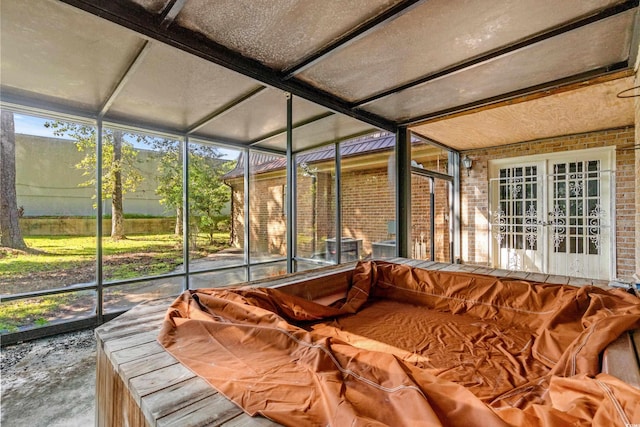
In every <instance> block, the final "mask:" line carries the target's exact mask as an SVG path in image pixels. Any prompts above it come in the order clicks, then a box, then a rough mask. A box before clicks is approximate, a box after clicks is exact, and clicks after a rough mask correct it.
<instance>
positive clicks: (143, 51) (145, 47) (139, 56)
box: [98, 40, 151, 117]
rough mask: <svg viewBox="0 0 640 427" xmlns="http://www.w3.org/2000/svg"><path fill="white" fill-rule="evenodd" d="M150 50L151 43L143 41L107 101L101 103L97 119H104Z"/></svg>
mask: <svg viewBox="0 0 640 427" xmlns="http://www.w3.org/2000/svg"><path fill="white" fill-rule="evenodd" d="M150 49H151V42H150V41H148V40H145V41H144V43H143V44H142V47H141V48H140V50H138V53H136V55H135V58H134V59H133V61H131V63H130V64H129V66H128V67H127V69H126V70H125V71H124V73H122V76H121V77H120V80H118V82H117V83H116V85H115V86H114V88H113V89H112V90H111V93H110V94H109V96H108V97H107V99H106V100H105V101H104V102H103V103H102V107H100V111H99V112H98V117H104V116H105V114H107V112H108V111H109V108H111V105H112V104H113V103H114V102H115V100H116V98H117V97H118V95H119V94H120V92H122V89H124V87H125V86H126V84H127V82H128V81H129V79H131V76H132V75H133V73H135V72H136V69H137V68H138V67H139V66H140V64H142V61H143V60H144V58H145V56H147V53H149V50H150Z"/></svg>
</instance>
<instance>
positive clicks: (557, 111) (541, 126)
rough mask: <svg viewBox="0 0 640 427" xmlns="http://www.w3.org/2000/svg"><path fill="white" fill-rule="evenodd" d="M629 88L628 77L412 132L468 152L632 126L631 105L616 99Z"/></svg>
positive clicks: (631, 83) (627, 100) (424, 126)
mask: <svg viewBox="0 0 640 427" xmlns="http://www.w3.org/2000/svg"><path fill="white" fill-rule="evenodd" d="M632 86H633V77H626V78H621V79H616V80H613V81H607V82H603V83H598V84H592V85H587V86H585V87H581V88H576V89H574V90H570V91H564V92H560V93H556V94H554V95H551V96H545V97H540V98H537V99H533V100H530V101H528V102H521V103H516V104H510V105H503V106H500V107H496V108H490V109H486V110H483V111H478V112H473V113H470V114H463V115H459V116H457V117H452V118H447V119H444V120H437V121H434V122H432V123H425V124H423V125H420V126H415V127H413V128H412V131H413V132H415V133H417V134H419V135H422V136H424V137H426V138H430V139H435V140H438V141H447V143H448V144H449V145H450V146H451V147H453V148H456V149H459V150H470V149H480V148H487V147H495V146H500V145H507V144H513V143H516V142H524V141H532V140H536V139H542V138H550V137H554V136H561V135H571V134H576V133H582V132H591V131H596V130H601V129H611V128H615V127H621V126H628V125H633V123H634V100H633V99H632V98H619V97H617V96H616V95H617V94H618V93H620V92H622V91H623V90H625V89H629V88H631V87H632Z"/></svg>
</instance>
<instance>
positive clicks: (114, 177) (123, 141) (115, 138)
mask: <svg viewBox="0 0 640 427" xmlns="http://www.w3.org/2000/svg"><path fill="white" fill-rule="evenodd" d="M45 127H48V128H51V129H53V133H54V134H55V135H56V136H60V137H70V138H72V139H73V140H74V141H75V144H76V147H77V148H78V151H80V152H82V153H84V154H85V156H84V157H83V159H82V160H80V162H79V163H78V164H76V167H77V168H78V169H81V170H82V171H83V176H86V177H87V180H86V181H85V182H83V183H82V184H81V185H82V186H84V187H93V188H96V166H97V157H96V138H97V136H96V129H95V127H93V126H89V125H83V124H78V123H69V122H62V121H55V122H46V123H45ZM147 139H148V138H147V137H146V136H144V135H136V134H125V133H124V132H123V131H121V130H111V129H106V128H105V129H103V131H102V197H104V198H109V199H111V208H112V209H111V224H112V226H111V238H112V239H113V240H120V239H125V238H126V236H125V234H124V208H123V200H124V195H125V194H127V193H129V192H134V191H135V190H136V187H137V186H138V184H140V182H141V181H142V179H143V177H142V174H141V173H140V170H139V169H138V168H137V162H138V150H137V149H136V148H135V147H134V146H133V143H132V142H131V141H132V140H136V141H138V142H147ZM95 198H96V194H94V195H93V199H94V200H95ZM94 207H95V204H94Z"/></svg>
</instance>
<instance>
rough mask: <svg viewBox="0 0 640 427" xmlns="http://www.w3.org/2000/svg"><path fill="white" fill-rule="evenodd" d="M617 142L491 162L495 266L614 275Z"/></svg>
mask: <svg viewBox="0 0 640 427" xmlns="http://www.w3.org/2000/svg"><path fill="white" fill-rule="evenodd" d="M613 154H614V152H613V151H612V150H609V149H607V150H603V149H595V150H581V151H573V152H570V153H563V154H560V155H548V156H545V158H542V157H541V156H528V157H521V158H518V159H505V160H497V161H492V162H490V167H489V173H490V179H489V194H490V197H489V205H490V206H489V208H490V209H489V212H490V218H489V220H490V248H491V250H490V253H491V262H492V265H493V266H494V267H497V268H504V269H509V270H519V271H531V272H542V273H549V274H562V275H569V276H580V277H589V278H598V279H610V278H612V273H613V271H614V269H613V268H612V266H613V265H614V263H613V262H614V259H613V256H614V251H613V248H612V245H613V238H612V229H613V227H612V221H613V218H614V217H613V212H612V203H611V202H612V193H613V190H612V189H613V188H614V187H613V186H614V173H613V171H612V170H611V166H612V165H613Z"/></svg>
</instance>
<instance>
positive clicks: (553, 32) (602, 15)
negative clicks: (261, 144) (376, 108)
mask: <svg viewBox="0 0 640 427" xmlns="http://www.w3.org/2000/svg"><path fill="white" fill-rule="evenodd" d="M638 3H639V0H628V1H626V2H624V3H620V4H617V5H614V6H611V7H609V8H606V9H603V10H601V11H599V12H597V13H594V14H592V15H589V16H586V17H582V18H580V19H578V20H575V21H572V22H569V23H566V24H562V25H559V26H556V27H553V28H550V29H548V30H546V31H543V32H541V33H538V34H535V35H533V36H531V37H528V38H525V39H523V40H520V41H517V42H515V43H512V44H509V45H506V46H502V47H500V48H498V49H494V50H492V51H489V52H487V53H484V54H482V55H478V56H476V57H474V58H470V59H468V60H466V61H463V62H460V63H458V64H454V65H452V66H450V67H447V68H445V69H443V70H440V71H436V72H434V73H430V74H427V75H425V76H422V77H420V78H418V79H416V80H413V81H411V82H408V83H404V84H402V85H398V86H395V87H392V88H390V89H386V90H384V91H382V92H379V93H377V94H375V95H372V96H369V97H367V98H364V99H361V100H359V101H357V102H355V103H353V104H352V106H353V107H362V106H364V105H367V104H370V103H372V102H374V101H377V100H378V99H381V98H385V97H387V96H389V95H393V94H395V93H397V92H401V91H403V90H406V89H410V88H413V87H416V86H419V85H422V84H425V83H428V82H430V81H432V80H436V79H438V78H441V77H444V76H446V75H448V74H452V73H455V72H458V71H461V70H464V69H466V68H470V67H473V66H475V65H478V64H481V63H483V62H487V61H490V60H492V59H494V58H497V57H499V56H502V55H505V54H507V53H510V52H514V51H516V50H520V49H523V48H525V47H527V46H531V45H533V44H535V43H539V42H541V41H544V40H547V39H550V38H552V37H556V36H559V35H561V34H564V33H567V32H569V31H572V30H575V29H578V28H581V27H584V26H585V25H589V24H593V23H594V22H598V21H601V20H603V19H606V18H609V17H611V16H614V15H618V14H620V13H624V12H626V11H628V10H630V9H633V8H635V7H637V6H638ZM631 65H633V64H631Z"/></svg>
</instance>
